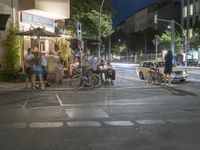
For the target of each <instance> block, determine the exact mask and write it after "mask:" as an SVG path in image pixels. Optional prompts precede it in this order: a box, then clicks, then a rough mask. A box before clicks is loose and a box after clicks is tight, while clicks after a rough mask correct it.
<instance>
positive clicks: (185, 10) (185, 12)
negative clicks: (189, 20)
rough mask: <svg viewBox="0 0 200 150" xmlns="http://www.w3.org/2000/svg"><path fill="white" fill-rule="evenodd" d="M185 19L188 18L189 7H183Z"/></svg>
mask: <svg viewBox="0 0 200 150" xmlns="http://www.w3.org/2000/svg"><path fill="white" fill-rule="evenodd" d="M183 17H187V6H185V7H183Z"/></svg>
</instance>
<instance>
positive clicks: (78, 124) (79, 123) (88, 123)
mask: <svg viewBox="0 0 200 150" xmlns="http://www.w3.org/2000/svg"><path fill="white" fill-rule="evenodd" d="M67 125H68V126H70V127H81V126H82V127H88V126H89V127H91V126H92V127H99V126H101V124H100V123H99V122H98V121H72V122H67Z"/></svg>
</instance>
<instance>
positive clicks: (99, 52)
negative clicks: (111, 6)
mask: <svg viewBox="0 0 200 150" xmlns="http://www.w3.org/2000/svg"><path fill="white" fill-rule="evenodd" d="M103 4H104V0H102V2H101V6H100V10H99V38H98V39H99V51H98V56H99V58H100V54H101V12H102V8H103Z"/></svg>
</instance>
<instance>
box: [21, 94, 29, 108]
mask: <svg viewBox="0 0 200 150" xmlns="http://www.w3.org/2000/svg"><path fill="white" fill-rule="evenodd" d="M29 98H30V95H29V96H27V98H26V101H25V103H24V105H23V106H22V108H23V109H25V108H26V106H27V104H28V100H29Z"/></svg>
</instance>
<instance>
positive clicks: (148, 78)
mask: <svg viewBox="0 0 200 150" xmlns="http://www.w3.org/2000/svg"><path fill="white" fill-rule="evenodd" d="M144 81H145V83H151V82H152V74H151V72H150V71H148V72H146V73H145V75H144Z"/></svg>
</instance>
